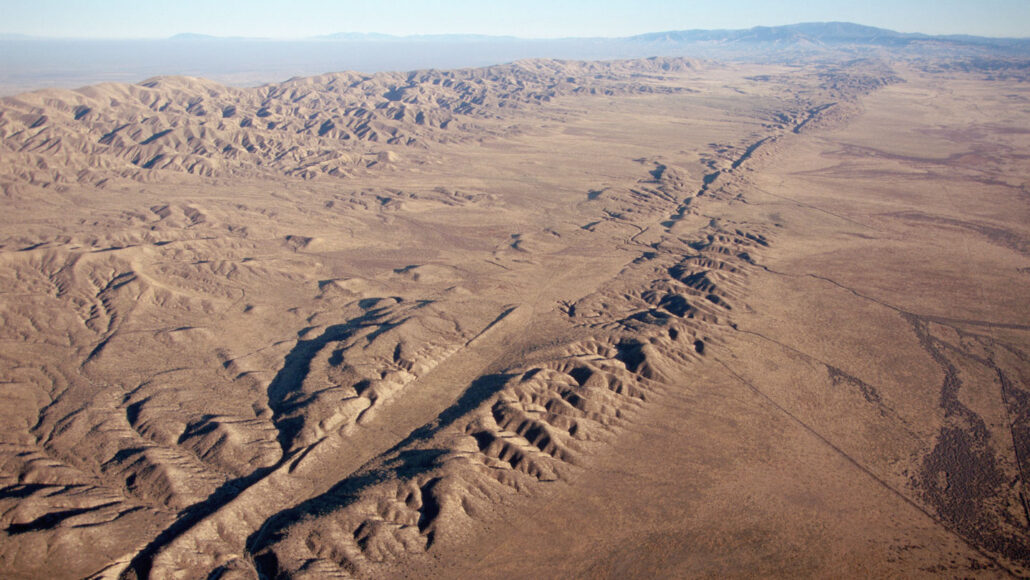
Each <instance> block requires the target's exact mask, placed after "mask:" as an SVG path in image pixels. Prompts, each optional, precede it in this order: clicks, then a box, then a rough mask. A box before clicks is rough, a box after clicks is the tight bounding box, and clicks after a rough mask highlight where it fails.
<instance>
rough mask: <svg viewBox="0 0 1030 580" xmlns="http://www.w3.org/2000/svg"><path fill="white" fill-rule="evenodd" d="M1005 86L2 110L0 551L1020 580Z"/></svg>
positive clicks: (1019, 162) (414, 76)
mask: <svg viewBox="0 0 1030 580" xmlns="http://www.w3.org/2000/svg"><path fill="white" fill-rule="evenodd" d="M1028 102H1030V89H1028V88H1027V87H1026V85H1025V83H1019V82H1015V81H1010V80H997V79H995V80H990V79H987V78H986V77H985V75H984V74H983V73H979V72H977V71H972V72H962V73H955V72H941V71H936V72H930V71H929V70H926V67H924V68H918V67H916V66H915V65H914V64H900V63H896V64H895V65H894V66H893V68H888V67H887V66H886V65H883V64H877V63H874V62H865V63H850V64H846V65H833V64H830V65H820V66H815V65H812V66H808V67H795V66H790V67H788V66H772V65H769V66H757V65H720V64H715V63H699V62H693V61H687V60H679V59H652V60H643V61H624V62H616V63H600V64H599V63H572V62H555V61H528V62H523V63H517V64H515V65H509V66H505V67H492V68H490V69H477V70H465V71H443V72H441V71H426V72H422V73H411V74H383V75H357V74H340V75H323V76H321V77H313V78H310V79H295V80H292V81H289V82H287V83H283V84H282V85H270V86H267V87H261V88H258V89H230V88H226V87H222V86H220V85H217V84H215V83H212V82H209V81H203V80H200V79H189V78H164V79H155V80H153V81H150V82H147V83H143V84H141V85H133V86H129V85H102V86H97V87H90V88H87V89H82V90H80V91H57V90H55V91H44V92H37V93H30V94H26V95H20V96H18V97H13V98H9V99H5V100H3V101H2V105H0V137H2V139H3V149H2V152H3V155H2V156H0V170H2V171H0V187H2V191H3V198H2V199H3V209H4V212H3V215H0V223H2V225H3V227H2V232H3V236H2V239H0V260H3V263H4V264H3V268H2V269H0V292H2V293H0V318H2V321H3V324H2V336H0V341H2V346H0V377H2V379H3V382H2V384H0V389H2V391H3V393H4V394H5V398H6V401H7V404H6V405H4V406H3V408H2V409H0V422H2V425H3V429H2V430H0V431H2V435H0V458H2V465H3V467H2V469H0V526H2V527H3V532H2V533H3V535H2V536H0V562H2V565H3V568H4V569H5V570H6V574H7V575H8V576H9V577H24V578H37V577H84V576H92V577H103V578H115V577H125V578H132V577H154V578H204V577H219V578H257V577H259V576H261V577H291V578H326V577H473V576H474V577H498V578H500V577H505V578H510V577H525V578H529V577H590V578H597V577H613V578H614V577H619V578H622V577H645V576H646V577H655V576H659V577H755V576H763V577H855V576H865V577H868V576H877V577H882V576H903V577H918V576H940V575H945V576H963V577H967V576H983V577H998V576H1003V575H1013V576H1022V575H1026V574H1028V573H1030V568H1028V566H1030V550H1028V548H1027V546H1028V545H1030V544H1028V540H1030V538H1028V533H1027V529H1028V526H1030V521H1028V518H1030V513H1028V509H1027V491H1026V488H1025V483H1024V482H1025V479H1026V477H1027V475H1028V471H1027V470H1028V469H1030V467H1028V466H1027V463H1026V462H1027V461H1030V458H1028V455H1030V422H1028V414H1030V338H1028V332H1030V309H1028V307H1027V304H1028V302H1027V298H1028V296H1027V292H1026V287H1027V284H1028V282H1030V226H1028V225H1027V224H1030V215H1028V214H1030V205H1028V204H1027V196H1028V190H1027V186H1028V185H1027V181H1026V180H1027V175H1028V169H1030V166H1028V162H1027V159H1030V157H1028V156H1030V107H1028V105H1027V103H1028Z"/></svg>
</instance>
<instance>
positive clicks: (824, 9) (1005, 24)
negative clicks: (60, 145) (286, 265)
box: [0, 0, 1030, 39]
mask: <svg viewBox="0 0 1030 580" xmlns="http://www.w3.org/2000/svg"><path fill="white" fill-rule="evenodd" d="M0 20H2V23H0V33H8V34H26V35H32V36H45V37H67V38H151V39H153V38H168V37H171V36H174V35H176V34H180V33H197V34H208V35H214V36H236V37H251V38H253V37H261V38H279V39H287V38H288V39H301V38H309V37H312V36H319V35H326V34H332V33H337V32H365V33H370V32H371V33H386V34H395V35H414V34H454V33H476V34H487V35H510V36H518V37H522V38H564V37H618V36H630V35H634V34H641V33H645V32H653V31H656V30H685V29H739V28H750V27H752V26H759V25H761V26H778V25H784V24H791V23H794V22H814V21H821V22H827V21H849V22H857V23H861V24H866V25H871V26H878V27H883V28H890V29H892V30H899V31H904V32H922V33H927V34H975V35H982V36H1006V37H1025V36H1030V2H1028V1H1027V0H978V1H976V2H973V1H971V0H864V1H862V2H853V1H848V0H820V1H819V2H812V1H809V0H786V1H784V0H774V1H769V0H720V1H716V2H699V1H683V0H637V1H634V2H628V1H624V0H623V1H610V2H600V3H598V2H593V1H586V0H569V1H562V2H554V1H553V0H524V1H522V2H503V3H502V2H488V3H483V2H479V1H472V0H448V1H446V2H442V1H439V0H387V1H378V2H371V1H346V2H339V1H331V0H294V1H292V2H282V1H279V0H221V1H211V0H181V1H179V2H175V3H173V4H167V3H153V2H137V1H135V0H132V1H130V0H106V1H104V2H89V3H86V2H82V1H80V0H34V1H32V2H22V1H17V0H3V1H2V3H0Z"/></svg>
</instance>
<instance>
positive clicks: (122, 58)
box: [0, 22, 1030, 95]
mask: <svg viewBox="0 0 1030 580" xmlns="http://www.w3.org/2000/svg"><path fill="white" fill-rule="evenodd" d="M941 47H945V48H946V49H947V50H948V51H950V52H949V54H950V55H951V56H953V57H958V56H965V57H982V56H985V55H988V54H990V55H993V56H1005V57H1011V56H1015V57H1018V58H1022V59H1026V58H1028V57H1030V40H1019V39H994V38H986V37H969V36H928V35H924V34H917V33H899V32H894V31H891V30H886V29H881V28H873V27H868V26H862V25H857V24H851V23H844V22H830V23H808V24H794V25H789V26H780V27H755V28H749V29H738V30H697V29H692V30H669V29H666V30H665V31H662V32H651V33H648V34H642V35H636V36H629V37H622V38H565V39H525V38H516V37H511V36H505V37H498V36H483V35H419V36H406V37H398V36H389V35H384V34H364V33H335V34H329V35H323V36H321V37H312V38H309V39H304V40H273V39H257V38H220V37H211V36H206V35H201V34H180V35H175V36H174V37H172V38H166V39H149V40H147V39H41V38H35V37H17V36H6V37H2V36H0V95H12V94H17V93H20V92H25V91H30V90H35V89H42V88H50V87H58V88H77V87H81V86H85V85H90V84H96V83H99V82H126V83H134V82H139V81H142V80H144V79H147V78H149V77H153V76H166V75H185V76H196V77H205V78H209V79H211V80H215V81H217V82H220V83H223V84H229V85H236V86H253V85H258V84H262V83H268V82H279V81H283V80H286V79H288V78H291V77H294V76H311V75H317V74H321V73H326V72H338V71H345V70H349V71H357V72H363V73H374V72H380V71H410V70H417V69H427V68H436V69H453V68H465V67H480V66H488V65H493V64H501V63H506V62H511V61H514V60H518V59H525V58H557V59H569V60H607V59H618V58H641V57H650V56H687V57H694V58H709V59H721V60H727V59H728V60H745V61H752V62H764V61H768V60H777V61H781V62H789V61H797V60H799V59H801V60H811V59H818V58H824V57H825V56H826V55H827V54H829V53H831V52H834V53H836V52H840V51H843V52H844V53H845V54H848V55H851V56H852V57H867V56H874V57H875V56H876V55H877V54H879V52H880V51H881V50H883V49H886V48H890V49H897V50H900V51H901V52H898V53H896V54H897V55H906V54H907V55H911V56H920V55H924V54H925V53H926V51H934V50H936V49H938V48H941Z"/></svg>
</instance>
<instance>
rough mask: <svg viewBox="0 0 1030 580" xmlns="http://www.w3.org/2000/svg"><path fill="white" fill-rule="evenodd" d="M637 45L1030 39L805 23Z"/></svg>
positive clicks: (682, 33)
mask: <svg viewBox="0 0 1030 580" xmlns="http://www.w3.org/2000/svg"><path fill="white" fill-rule="evenodd" d="M629 40H632V41H638V42H668V43H682V44H689V43H749V42H750V43H779V44H797V43H814V44H824V45H868V46H886V47H903V46H909V45H911V44H913V43H925V42H943V43H951V44H971V45H982V46H999V47H1012V46H1020V45H1021V46H1028V47H1030V38H992V37H985V36H971V35H955V34H951V35H930V34H922V33H918V32H895V31H893V30H888V29H886V28H876V27H874V26H863V25H861V24H854V23H851V22H806V23H801V24H791V25H787V26H756V27H754V28H748V29H746V30H745V29H741V30H675V31H668V32H652V33H649V34H639V35H636V36H631V37H629Z"/></svg>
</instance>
